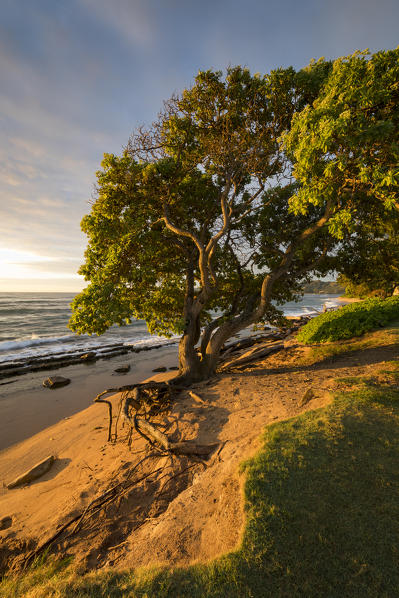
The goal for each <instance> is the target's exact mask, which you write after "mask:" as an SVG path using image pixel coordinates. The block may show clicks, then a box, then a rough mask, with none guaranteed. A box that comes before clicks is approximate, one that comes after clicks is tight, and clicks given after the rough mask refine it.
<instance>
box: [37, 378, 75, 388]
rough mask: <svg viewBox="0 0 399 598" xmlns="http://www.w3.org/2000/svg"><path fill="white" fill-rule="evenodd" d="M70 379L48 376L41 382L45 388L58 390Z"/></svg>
mask: <svg viewBox="0 0 399 598" xmlns="http://www.w3.org/2000/svg"><path fill="white" fill-rule="evenodd" d="M70 381H71V380H70V378H64V376H50V377H49V378H46V379H45V380H43V386H46V387H47V388H60V387H61V386H66V385H67V384H69V383H70Z"/></svg>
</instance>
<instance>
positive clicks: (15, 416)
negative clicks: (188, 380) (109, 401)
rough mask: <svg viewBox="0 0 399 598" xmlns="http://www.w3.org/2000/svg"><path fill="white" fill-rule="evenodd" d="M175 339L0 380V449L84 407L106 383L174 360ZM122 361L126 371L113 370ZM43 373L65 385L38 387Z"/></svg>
mask: <svg viewBox="0 0 399 598" xmlns="http://www.w3.org/2000/svg"><path fill="white" fill-rule="evenodd" d="M177 351H178V347H177V344H176V345H169V346H166V347H162V348H159V349H152V350H150V351H142V352H141V353H128V354H127V355H120V356H117V357H113V358H111V359H99V360H97V361H95V362H89V363H82V364H77V365H71V366H67V367H63V368H60V369H57V370H54V369H52V370H42V371H39V372H32V373H29V374H25V375H23V376H20V377H18V378H16V379H13V380H12V381H7V383H6V384H4V383H3V384H2V385H1V386H0V413H1V418H0V451H1V450H4V449H5V448H7V447H9V446H11V445H13V444H16V443H18V442H21V441H22V440H25V439H26V438H29V437H30V436H33V435H34V434H37V433H38V432H40V431H41V430H44V429H45V428H47V427H49V426H52V425H53V424H56V423H57V422H59V421H61V420H62V419H64V418H66V417H70V416H71V415H73V414H75V413H77V412H78V411H82V410H83V409H86V407H88V406H89V405H90V404H91V403H92V402H93V399H94V397H95V396H96V395H97V394H98V393H100V392H101V391H102V390H105V389H106V388H114V387H119V386H124V385H126V384H136V383H137V382H141V381H142V380H144V379H145V378H149V377H152V375H154V374H153V371H152V370H153V369H154V368H157V367H160V366H166V367H167V368H170V367H172V366H177ZM122 364H129V365H130V372H129V373H127V374H114V370H115V368H117V367H118V366H120V365H122ZM48 376H63V377H65V378H70V379H71V383H70V384H68V386H64V387H62V388H57V389H49V388H44V387H43V385H42V383H43V380H44V379H45V378H47V377H48Z"/></svg>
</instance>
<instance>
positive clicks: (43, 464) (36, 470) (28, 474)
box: [7, 455, 55, 490]
mask: <svg viewBox="0 0 399 598" xmlns="http://www.w3.org/2000/svg"><path fill="white" fill-rule="evenodd" d="M54 461H55V457H54V456H53V455H50V456H49V457H47V458H46V459H44V460H43V461H40V462H39V463H36V465H34V466H33V467H32V468H31V469H28V471H25V473H23V474H22V475H20V476H19V477H17V478H16V479H15V480H13V481H12V482H10V483H9V484H7V488H8V489H9V490H11V489H12V488H17V486H23V485H24V484H29V482H33V480H36V479H37V478H40V477H41V476H42V475H44V474H45V473H47V472H48V470H49V469H50V467H51V466H52V464H53V463H54Z"/></svg>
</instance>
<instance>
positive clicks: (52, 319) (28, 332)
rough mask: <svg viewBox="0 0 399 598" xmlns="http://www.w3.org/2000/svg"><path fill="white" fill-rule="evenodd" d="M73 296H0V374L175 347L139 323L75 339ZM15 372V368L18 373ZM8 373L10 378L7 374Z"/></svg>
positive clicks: (329, 299)
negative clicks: (90, 355) (71, 325)
mask: <svg viewBox="0 0 399 598" xmlns="http://www.w3.org/2000/svg"><path fill="white" fill-rule="evenodd" d="M73 297H74V294H73V293H0V373H1V372H2V371H3V372H4V371H5V370H9V369H12V370H13V372H15V373H23V370H24V369H25V367H27V366H30V369H31V368H32V365H34V364H35V363H38V364H41V363H42V364H45V363H48V362H50V361H54V360H56V361H57V362H61V361H63V360H65V361H66V362H71V361H73V360H74V359H80V357H81V355H84V354H85V353H87V352H95V353H96V355H97V357H106V356H112V355H116V354H118V353H119V354H120V353H121V352H123V351H124V350H126V349H129V350H131V349H134V350H136V351H140V350H143V349H147V350H148V349H151V348H154V347H160V346H162V345H166V344H170V343H171V342H177V340H178V339H177V337H174V338H172V339H167V338H163V337H158V336H154V335H150V334H149V333H148V331H147V327H146V324H145V322H144V321H141V320H137V321H135V322H133V323H132V324H130V325H128V326H121V327H120V326H112V327H111V328H110V329H109V330H108V331H107V332H106V333H105V334H103V335H101V336H96V335H92V336H89V335H77V334H75V333H73V332H71V331H70V330H69V329H68V328H67V323H68V320H69V317H70V314H71V309H70V304H71V301H72V299H73ZM337 298H338V295H309V294H308V295H304V297H303V298H302V300H301V301H300V302H299V303H295V302H290V303H287V304H285V305H284V306H283V311H284V314H285V315H291V316H294V315H315V314H316V313H317V311H320V310H321V309H322V307H323V305H324V304H326V305H327V307H334V306H337V305H339V304H340V302H339V301H338V299H337ZM15 368H20V369H21V371H18V372H17V370H16V369H15ZM10 373H11V372H10Z"/></svg>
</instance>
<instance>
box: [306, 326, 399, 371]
mask: <svg viewBox="0 0 399 598" xmlns="http://www.w3.org/2000/svg"><path fill="white" fill-rule="evenodd" d="M398 343H399V320H396V321H394V322H391V323H390V325H389V326H388V327H386V328H384V329H383V330H378V331H374V332H368V333H366V334H364V335H363V336H362V337H361V338H352V339H349V340H341V341H335V342H330V343H323V344H321V345H311V346H310V347H309V352H308V353H307V354H306V355H304V356H303V357H301V358H299V360H298V362H297V363H298V365H310V364H313V363H316V362H318V361H322V360H324V359H330V358H334V357H337V356H338V355H342V354H345V353H351V352H354V351H364V350H366V349H374V348H376V347H382V346H389V345H396V344H398Z"/></svg>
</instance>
